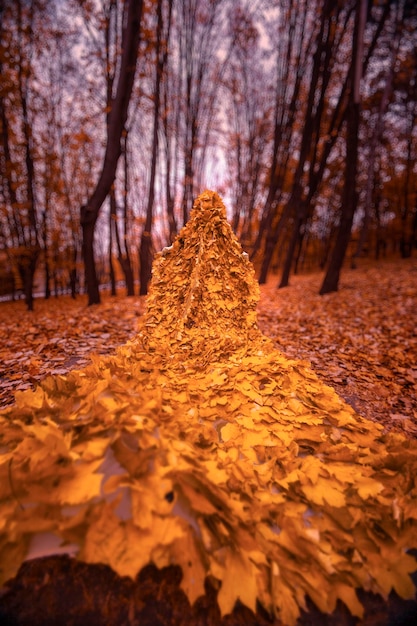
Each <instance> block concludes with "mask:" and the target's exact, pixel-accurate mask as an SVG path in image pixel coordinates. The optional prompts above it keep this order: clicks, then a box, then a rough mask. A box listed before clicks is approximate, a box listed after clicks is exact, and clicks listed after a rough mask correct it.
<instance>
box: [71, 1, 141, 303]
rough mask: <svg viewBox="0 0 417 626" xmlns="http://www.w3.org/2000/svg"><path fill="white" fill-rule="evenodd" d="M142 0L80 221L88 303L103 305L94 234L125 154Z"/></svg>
mask: <svg viewBox="0 0 417 626" xmlns="http://www.w3.org/2000/svg"><path fill="white" fill-rule="evenodd" d="M142 5H143V2H142V0H126V4H125V6H124V20H123V21H124V24H125V27H124V29H123V35H122V42H121V48H122V55H121V61H120V68H119V73H118V80H117V89H116V94H115V96H114V98H112V100H111V110H110V112H109V115H108V124H107V144H106V151H105V155H104V162H103V168H102V171H101V174H100V177H99V179H98V182H97V185H96V188H95V189H94V191H93V193H92V195H91V196H90V198H89V200H88V202H87V204H86V205H85V206H83V207H81V211H80V221H81V226H82V232H83V256H84V266H85V281H86V287H87V293H88V304H89V305H91V304H99V303H100V293H99V288H98V287H99V285H98V278H97V272H96V265H95V258H94V231H95V225H96V222H97V218H98V215H99V212H100V209H101V207H102V205H103V202H104V200H105V199H106V197H107V195H108V193H109V191H110V188H111V186H112V184H113V182H114V179H115V176H116V168H117V163H118V160H119V157H120V154H121V138H122V133H123V129H124V126H125V124H126V120H127V115H128V107H129V101H130V96H131V94H132V89H133V83H134V79H135V72H136V61H137V55H138V48H139V41H140V24H141V18H142Z"/></svg>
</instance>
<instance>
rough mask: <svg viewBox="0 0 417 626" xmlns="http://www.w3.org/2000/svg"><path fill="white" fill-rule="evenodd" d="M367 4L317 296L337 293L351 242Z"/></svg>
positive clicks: (359, 22)
mask: <svg viewBox="0 0 417 626" xmlns="http://www.w3.org/2000/svg"><path fill="white" fill-rule="evenodd" d="M366 6H367V3H366V0H358V1H357V5H356V15H355V28H354V33H353V41H352V64H351V68H350V75H351V80H350V93H349V102H348V106H347V111H346V117H347V120H346V169H345V185H344V190H343V197H342V211H341V216H340V224H339V229H338V232H337V237H336V241H335V244H334V248H333V251H332V253H331V257H330V262H329V266H328V268H327V272H326V275H325V277H324V280H323V283H322V285H321V288H320V291H319V293H320V295H324V294H326V293H330V292H332V291H337V289H338V286H339V278H340V271H341V269H342V265H343V261H344V259H345V255H346V251H347V247H348V244H349V241H350V233H351V230H352V224H353V217H354V215H355V209H356V204H357V191H356V174H357V162H358V145H359V123H360V91H359V90H360V81H361V77H362V57H363V34H364V28H365V21H366Z"/></svg>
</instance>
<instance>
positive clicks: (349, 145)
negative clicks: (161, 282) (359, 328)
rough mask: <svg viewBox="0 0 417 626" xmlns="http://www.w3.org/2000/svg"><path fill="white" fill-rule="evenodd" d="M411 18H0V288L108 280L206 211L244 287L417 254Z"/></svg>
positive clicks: (256, 8) (33, 1)
mask: <svg viewBox="0 0 417 626" xmlns="http://www.w3.org/2000/svg"><path fill="white" fill-rule="evenodd" d="M416 45H417V5H416V3H415V2H414V0H395V1H394V0H344V1H336V2H335V1H334V0H255V1H254V2H252V1H249V0H211V1H210V2H206V0H3V2H1V3H0V281H1V282H2V284H3V286H4V287H3V291H4V290H6V291H7V290H10V289H11V288H12V287H13V288H16V285H20V286H21V288H22V289H23V291H24V294H25V298H26V302H27V305H28V308H32V307H33V290H34V280H35V276H37V277H39V276H42V291H43V292H44V294H45V297H50V295H51V294H52V293H58V292H59V291H60V290H62V289H63V286H64V285H65V287H66V288H68V289H69V290H70V292H71V293H72V295H73V296H74V297H75V295H76V293H77V292H78V291H79V289H80V288H84V289H86V291H87V292H88V296H89V303H90V304H94V303H98V302H99V301H100V291H99V285H100V282H102V281H103V280H104V281H106V282H109V283H110V284H111V288H112V291H113V293H115V292H116V283H117V281H118V279H119V278H122V279H123V282H124V284H125V286H126V289H127V293H128V294H130V295H132V294H134V293H135V290H136V289H137V286H136V285H137V284H139V291H140V293H141V294H145V293H146V292H147V286H148V282H149V279H150V273H151V266H152V258H153V254H154V252H155V250H157V249H158V248H160V247H162V246H164V245H166V244H168V243H169V242H171V241H172V240H173V238H174V237H175V235H176V233H177V232H178V230H179V229H180V228H181V227H182V225H183V224H184V223H185V222H186V221H187V219H188V217H189V213H190V210H191V208H192V203H193V199H194V198H195V197H196V196H197V195H198V194H199V193H200V192H201V191H202V190H203V189H204V188H206V187H209V188H214V189H216V190H217V191H219V192H220V193H221V194H222V195H223V196H224V199H225V202H226V204H227V205H228V207H229V210H230V215H229V217H230V220H231V223H232V226H233V228H234V230H235V232H236V233H237V235H238V236H239V238H240V240H241V242H242V245H243V246H244V248H245V249H246V250H247V252H248V253H249V254H250V256H251V258H252V260H253V262H254V263H255V266H256V268H257V271H258V272H259V280H260V282H265V281H266V280H267V277H268V275H269V272H270V271H271V270H273V271H277V270H279V271H280V273H281V275H280V280H279V286H280V287H284V286H286V285H288V283H289V280H290V276H291V273H292V272H297V271H300V270H301V269H303V268H308V269H310V268H312V267H321V268H322V269H323V270H324V278H323V283H322V285H321V289H320V292H321V293H323V294H324V293H327V292H329V291H334V290H336V289H337V288H338V283H339V276H340V271H341V269H342V266H343V263H344V262H346V260H347V259H349V261H350V263H351V264H352V266H355V265H356V264H357V262H358V259H359V258H360V257H362V256H364V255H371V254H372V255H374V256H375V257H376V258H378V257H381V256H382V255H385V254H398V255H401V256H402V257H407V256H410V255H411V254H412V253H413V250H415V249H416V247H417V182H416V181H417V175H416V174H417V159H416V154H417V149H416V147H417V128H416V118H417V56H416V54H415V50H416Z"/></svg>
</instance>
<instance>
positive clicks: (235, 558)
mask: <svg viewBox="0 0 417 626" xmlns="http://www.w3.org/2000/svg"><path fill="white" fill-rule="evenodd" d="M257 595H258V589H257V582H256V567H255V565H254V564H253V563H252V562H251V560H250V559H249V558H248V556H247V555H246V554H245V552H243V551H239V552H234V551H233V550H231V549H229V550H228V551H227V553H226V558H225V564H224V574H223V576H222V582H221V588H220V591H219V594H218V596H217V601H218V603H219V607H220V611H221V614H222V615H227V614H229V613H231V612H232V611H233V607H234V606H235V604H236V601H237V600H240V601H241V602H242V603H243V604H245V605H246V606H248V607H249V608H250V609H251V610H252V611H253V612H256V598H257Z"/></svg>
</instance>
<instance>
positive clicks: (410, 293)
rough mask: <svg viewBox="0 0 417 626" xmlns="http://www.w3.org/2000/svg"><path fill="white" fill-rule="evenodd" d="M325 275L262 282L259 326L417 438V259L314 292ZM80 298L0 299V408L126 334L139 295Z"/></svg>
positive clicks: (370, 412) (141, 305)
mask: <svg viewBox="0 0 417 626" xmlns="http://www.w3.org/2000/svg"><path fill="white" fill-rule="evenodd" d="M321 280H322V274H321V273H319V272H315V273H312V274H307V275H306V274H304V275H300V276H293V277H292V278H291V284H290V286H289V287H287V288H285V289H277V288H276V285H277V282H278V277H277V276H272V277H271V278H270V279H269V281H268V283H267V284H266V285H262V286H261V301H260V303H259V306H258V322H259V326H260V328H261V330H262V332H264V333H265V334H266V335H268V336H269V337H271V338H272V339H273V340H274V341H275V343H276V346H277V347H278V348H279V349H280V350H281V351H282V352H283V353H284V354H285V355H286V356H287V357H289V358H294V359H302V360H307V361H309V362H310V363H311V366H312V369H313V370H314V371H315V372H316V373H317V375H318V376H319V377H320V378H321V379H322V380H323V381H324V382H325V383H327V384H329V385H330V386H332V387H334V388H335V389H336V391H337V393H338V394H339V395H340V396H342V397H343V398H344V399H345V400H346V401H347V402H348V403H349V404H351V405H352V406H353V407H354V409H355V410H356V411H357V412H358V413H360V414H361V415H363V416H364V417H368V418H370V419H374V420H376V421H379V422H380V423H382V424H384V426H385V427H386V428H387V429H389V430H391V429H394V430H397V431H402V432H405V433H406V434H408V435H410V436H413V437H415V436H417V324H416V322H417V259H406V260H394V261H381V262H379V263H378V264H376V263H371V262H369V261H361V262H360V267H359V268H358V269H356V270H351V269H345V270H344V272H343V273H342V277H341V282H340V289H339V291H338V292H336V293H332V294H328V295H326V296H319V295H318V290H319V287H320V283H321ZM86 303H87V300H86V297H85V296H80V297H78V298H77V300H75V301H74V300H71V298H69V297H67V296H63V297H59V298H51V299H50V300H49V301H45V300H43V299H40V300H37V301H36V307H35V311H34V312H33V313H30V312H27V311H26V310H25V305H24V303H23V301H17V302H5V303H1V304H0V336H1V337H2V340H1V344H0V407H1V406H6V405H7V404H10V403H11V402H13V394H14V392H15V391H18V390H23V389H27V388H29V387H32V386H34V385H35V384H36V383H37V382H38V381H39V380H41V379H42V378H44V377H45V376H47V375H49V374H65V373H66V372H68V371H69V370H70V369H73V368H75V367H76V368H82V367H84V366H85V365H86V364H88V363H89V361H90V358H89V355H90V354H91V353H99V354H109V353H112V352H113V351H114V350H115V349H116V348H117V346H119V345H121V344H123V343H125V342H126V341H128V340H129V339H130V338H132V337H133V336H134V334H135V332H136V326H137V321H138V319H139V317H140V316H141V314H142V313H143V311H144V309H145V298H143V297H142V298H140V297H134V298H127V297H125V296H123V295H118V296H117V297H116V298H111V297H110V296H108V295H106V294H105V295H104V296H103V304H102V305H100V306H94V307H87V306H86Z"/></svg>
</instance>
